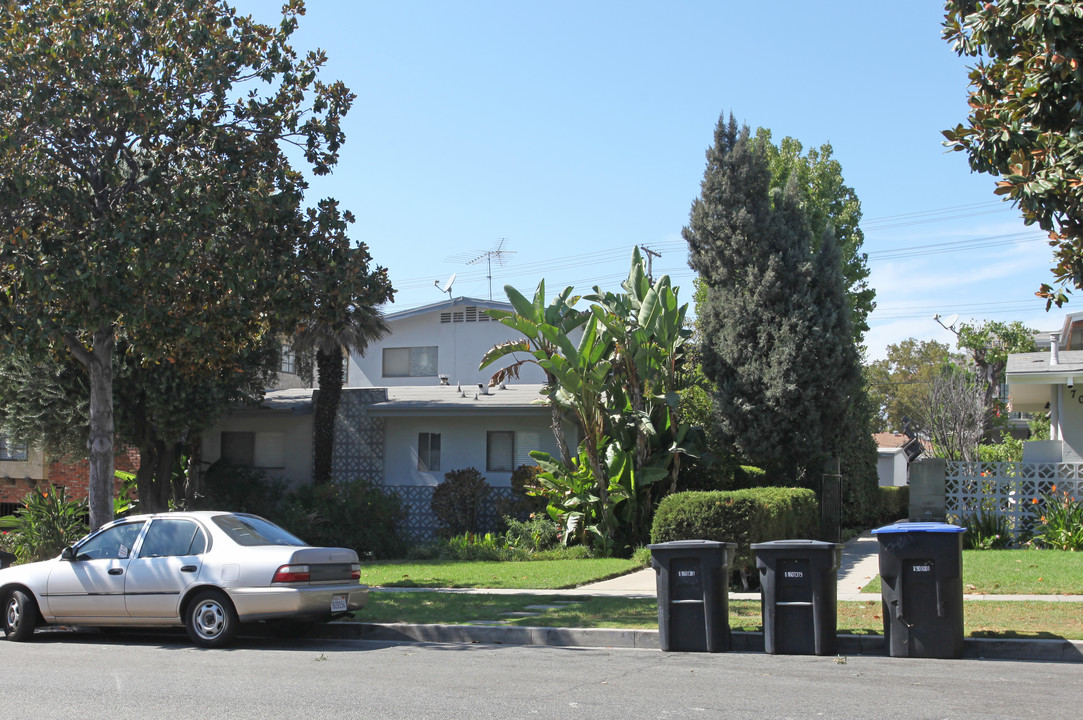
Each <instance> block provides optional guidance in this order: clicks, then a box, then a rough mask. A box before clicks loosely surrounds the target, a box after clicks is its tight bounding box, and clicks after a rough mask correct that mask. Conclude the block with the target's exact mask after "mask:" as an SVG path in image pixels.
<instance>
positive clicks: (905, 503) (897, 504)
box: [872, 485, 910, 525]
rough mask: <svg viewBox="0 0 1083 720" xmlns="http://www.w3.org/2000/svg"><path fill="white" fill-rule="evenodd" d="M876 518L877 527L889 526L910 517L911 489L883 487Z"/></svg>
mask: <svg viewBox="0 0 1083 720" xmlns="http://www.w3.org/2000/svg"><path fill="white" fill-rule="evenodd" d="M879 493H880V494H879V503H878V509H877V513H876V517H875V518H872V520H873V522H874V523H875V524H877V525H887V524H890V523H893V522H895V521H896V520H905V519H906V518H908V517H909V516H910V487H909V486H905V485H904V486H902V487H881V488H880V489H879Z"/></svg>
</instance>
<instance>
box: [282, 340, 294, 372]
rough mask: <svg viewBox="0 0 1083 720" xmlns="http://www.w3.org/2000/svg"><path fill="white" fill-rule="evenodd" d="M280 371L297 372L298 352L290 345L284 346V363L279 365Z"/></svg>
mask: <svg viewBox="0 0 1083 720" xmlns="http://www.w3.org/2000/svg"><path fill="white" fill-rule="evenodd" d="M279 371H280V372H284V373H293V374H296V373H297V353H295V352H294V351H293V348H291V347H290V346H289V345H283V346H282V365H281V366H280V367H279Z"/></svg>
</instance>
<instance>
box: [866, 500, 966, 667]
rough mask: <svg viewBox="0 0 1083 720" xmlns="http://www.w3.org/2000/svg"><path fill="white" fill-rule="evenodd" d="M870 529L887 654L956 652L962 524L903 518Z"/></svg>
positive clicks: (950, 655) (934, 655) (958, 651)
mask: <svg viewBox="0 0 1083 720" xmlns="http://www.w3.org/2000/svg"><path fill="white" fill-rule="evenodd" d="M872 532H873V534H874V535H876V538H877V540H879V543H880V586H881V590H880V593H881V596H882V598H883V612H884V639H885V641H886V642H887V647H888V654H889V655H890V656H891V657H918V658H957V657H961V656H962V654H963V578H962V575H963V533H964V532H965V529H964V528H961V527H959V526H957V525H948V524H946V523H938V522H914V523H905V522H904V523H896V524H895V525H887V526H885V527H882V528H877V529H876V530H873V531H872Z"/></svg>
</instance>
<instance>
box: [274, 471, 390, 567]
mask: <svg viewBox="0 0 1083 720" xmlns="http://www.w3.org/2000/svg"><path fill="white" fill-rule="evenodd" d="M284 505H285V507H284V509H283V511H282V512H281V513H280V522H281V524H282V526H283V527H285V528H286V529H288V530H289V531H290V532H292V533H294V534H295V535H297V536H298V537H300V538H301V539H303V540H304V541H305V542H307V543H310V544H312V545H326V546H330V547H348V548H352V549H354V550H356V551H357V554H358V555H360V556H362V557H365V556H370V557H373V558H391V557H400V556H401V555H402V552H403V550H404V548H405V544H404V543H403V540H402V536H401V528H402V524H403V521H404V520H405V518H406V513H405V511H404V510H403V507H402V500H401V499H400V498H399V496H398V495H396V494H395V493H393V492H391V491H389V490H386V489H384V488H383V487H381V486H379V485H377V484H375V483H372V482H369V481H368V480H364V479H360V478H358V479H357V480H353V481H351V482H346V483H339V482H334V483H326V484H320V485H302V486H301V487H299V488H297V489H296V490H294V491H293V492H291V493H289V494H288V495H287V496H286V498H285V503H284Z"/></svg>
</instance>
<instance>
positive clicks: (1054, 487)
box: [1049, 485, 1057, 492]
mask: <svg viewBox="0 0 1083 720" xmlns="http://www.w3.org/2000/svg"><path fill="white" fill-rule="evenodd" d="M1056 491H1057V486H1056V485H1054V486H1053V489H1052V490H1050V491H1049V492H1056Z"/></svg>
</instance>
